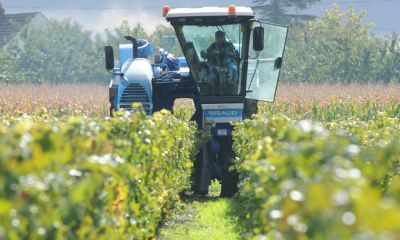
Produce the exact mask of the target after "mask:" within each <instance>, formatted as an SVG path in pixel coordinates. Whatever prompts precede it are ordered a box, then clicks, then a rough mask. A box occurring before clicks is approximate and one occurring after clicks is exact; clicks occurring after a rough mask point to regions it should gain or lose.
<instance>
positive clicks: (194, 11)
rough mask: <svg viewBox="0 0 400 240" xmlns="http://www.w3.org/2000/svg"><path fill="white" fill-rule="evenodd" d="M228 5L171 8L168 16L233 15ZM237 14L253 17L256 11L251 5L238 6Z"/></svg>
mask: <svg viewBox="0 0 400 240" xmlns="http://www.w3.org/2000/svg"><path fill="white" fill-rule="evenodd" d="M231 15H232V14H231V13H229V10H228V7H202V8H171V10H169V12H168V14H167V15H166V16H165V17H166V18H178V17H219V16H231ZM233 15H236V16H249V17H253V16H254V12H253V10H252V9H251V8H249V7H236V14H233Z"/></svg>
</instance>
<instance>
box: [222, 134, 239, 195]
mask: <svg viewBox="0 0 400 240" xmlns="http://www.w3.org/2000/svg"><path fill="white" fill-rule="evenodd" d="M232 143H233V142H232V139H229V140H226V141H223V142H221V149H224V151H223V152H221V156H220V161H221V163H222V166H224V167H223V168H224V170H223V172H222V178H221V197H232V196H233V195H235V194H236V193H237V192H238V190H239V188H238V183H239V174H238V172H237V171H236V170H230V168H231V166H232V165H233V159H234V158H235V153H234V152H233V150H232Z"/></svg>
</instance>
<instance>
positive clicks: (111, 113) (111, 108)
mask: <svg viewBox="0 0 400 240" xmlns="http://www.w3.org/2000/svg"><path fill="white" fill-rule="evenodd" d="M110 117H114V108H113V107H110Z"/></svg>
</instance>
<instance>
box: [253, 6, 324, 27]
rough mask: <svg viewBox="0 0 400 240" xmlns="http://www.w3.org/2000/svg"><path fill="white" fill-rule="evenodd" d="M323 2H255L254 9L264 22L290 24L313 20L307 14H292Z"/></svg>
mask: <svg viewBox="0 0 400 240" xmlns="http://www.w3.org/2000/svg"><path fill="white" fill-rule="evenodd" d="M319 1H321V0H253V9H254V11H255V12H256V13H257V14H258V16H259V17H261V18H262V19H263V20H265V21H268V22H272V23H279V24H290V23H292V22H293V21H295V22H303V21H308V20H310V19H313V18H314V16H312V15H307V14H292V13H289V12H290V11H293V10H301V9H305V8H307V7H309V6H310V5H312V4H314V3H316V2H319Z"/></svg>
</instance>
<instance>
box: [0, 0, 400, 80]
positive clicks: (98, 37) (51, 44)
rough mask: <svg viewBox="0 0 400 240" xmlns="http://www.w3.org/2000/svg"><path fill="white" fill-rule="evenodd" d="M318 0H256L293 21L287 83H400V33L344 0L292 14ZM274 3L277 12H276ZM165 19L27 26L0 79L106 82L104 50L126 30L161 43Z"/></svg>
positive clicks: (4, 56) (267, 14) (272, 18)
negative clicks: (368, 19) (384, 29)
mask: <svg viewBox="0 0 400 240" xmlns="http://www.w3.org/2000/svg"><path fill="white" fill-rule="evenodd" d="M315 2H318V0H301V1H294V0H285V1H282V0H280V1H277V0H254V1H253V5H254V7H255V9H257V10H256V13H257V14H258V17H259V18H262V19H264V20H266V21H269V22H274V23H278V24H284V25H288V26H289V27H290V31H289V37H288V42H287V45H286V49H285V56H284V64H283V69H282V74H281V81H282V82H284V83H316V84H320V83H329V84H337V83H343V84H349V83H354V82H357V83H385V84H388V83H392V82H396V83H399V82H400V43H399V36H398V34H397V33H393V34H392V35H391V36H386V37H380V36H374V35H373V34H372V33H371V27H372V24H370V23H368V24H365V23H363V17H364V16H365V14H366V13H365V12H363V11H362V12H356V11H355V10H354V9H353V8H350V9H348V10H344V11H343V10H341V9H340V8H339V6H338V5H334V6H333V7H332V8H331V9H329V10H326V11H324V13H323V14H322V16H320V17H315V16H309V15H298V14H291V13H290V12H289V10H288V9H293V8H295V9H302V8H306V7H308V6H309V5H310V4H314V3H315ZM271 9H275V10H271ZM173 34H174V31H173V29H172V28H171V27H169V26H165V25H162V24H159V25H157V26H156V27H155V29H154V30H153V32H151V33H149V32H147V31H146V30H145V29H144V28H143V25H141V24H136V25H130V24H129V23H128V22H127V21H123V22H122V23H121V24H120V25H119V26H117V27H116V28H115V29H111V30H110V29H109V30H106V31H105V33H104V34H94V33H92V32H89V31H85V30H84V29H83V27H82V26H81V25H79V24H78V23H76V22H73V21H71V20H68V19H64V20H56V19H52V20H50V21H49V24H48V26H47V27H45V28H43V29H33V28H30V29H24V30H23V31H22V32H21V33H20V34H19V37H18V38H16V39H14V40H13V41H11V42H10V43H9V44H8V45H7V47H6V48H3V49H1V50H0V63H1V64H0V82H1V83H5V84H10V83H11V84H12V83H34V84H40V83H50V84H59V83H104V84H107V82H108V78H109V75H108V73H107V72H106V71H105V69H104V56H103V48H104V46H106V45H112V46H115V47H117V45H118V43H121V42H126V40H124V38H123V36H126V35H133V36H135V37H137V38H140V39H148V40H149V41H150V42H151V43H153V45H154V46H155V47H161V45H162V36H164V35H173Z"/></svg>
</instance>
